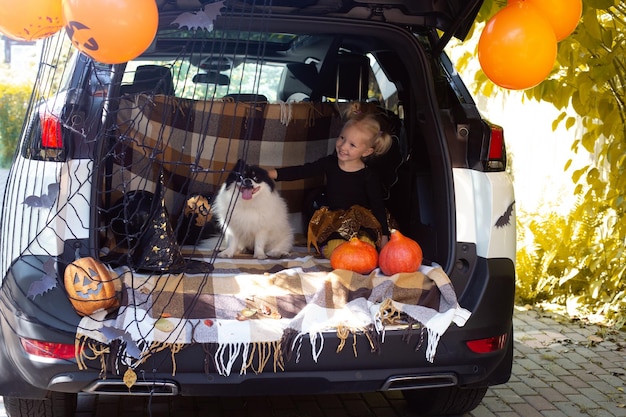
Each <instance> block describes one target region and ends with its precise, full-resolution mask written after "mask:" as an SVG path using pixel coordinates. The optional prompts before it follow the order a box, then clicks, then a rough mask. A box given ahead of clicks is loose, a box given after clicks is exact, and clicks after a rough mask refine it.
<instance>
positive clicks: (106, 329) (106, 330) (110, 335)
mask: <svg viewBox="0 0 626 417" xmlns="http://www.w3.org/2000/svg"><path fill="white" fill-rule="evenodd" d="M100 333H102V334H103V335H104V337H106V338H107V341H108V342H109V343H111V342H112V341H113V340H115V339H120V340H121V341H122V342H125V343H126V354H127V355H128V356H130V357H133V358H135V359H139V358H141V350H139V347H138V346H137V343H135V341H134V340H133V338H132V337H131V335H130V333H128V332H127V331H124V330H120V329H116V328H115V327H110V326H102V328H101V329H100Z"/></svg>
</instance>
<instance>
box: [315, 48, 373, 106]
mask: <svg viewBox="0 0 626 417" xmlns="http://www.w3.org/2000/svg"><path fill="white" fill-rule="evenodd" d="M369 74H370V62H369V58H368V57H367V56H365V55H356V54H339V55H337V58H336V61H335V62H334V63H333V65H332V66H331V68H330V69H329V70H327V71H324V77H323V79H322V80H321V82H320V86H319V91H318V92H317V94H315V95H316V97H321V96H325V97H329V98H336V99H341V100H358V101H364V100H367V98H368V97H367V96H368V94H367V91H368V87H369Z"/></svg>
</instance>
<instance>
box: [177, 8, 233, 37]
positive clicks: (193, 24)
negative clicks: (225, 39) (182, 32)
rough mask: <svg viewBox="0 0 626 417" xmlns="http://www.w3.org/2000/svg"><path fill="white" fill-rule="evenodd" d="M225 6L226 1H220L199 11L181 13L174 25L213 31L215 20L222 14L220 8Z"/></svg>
mask: <svg viewBox="0 0 626 417" xmlns="http://www.w3.org/2000/svg"><path fill="white" fill-rule="evenodd" d="M222 7H224V1H218V2H216V3H211V4H207V5H205V6H204V7H203V8H202V9H200V10H198V11H197V12H185V13H181V15H180V16H178V17H177V18H176V19H175V20H174V21H173V22H172V25H178V27H179V28H183V27H186V28H188V29H190V30H195V29H201V30H207V31H209V32H211V31H212V30H213V22H214V21H215V19H216V18H217V16H219V15H220V10H221V9H222Z"/></svg>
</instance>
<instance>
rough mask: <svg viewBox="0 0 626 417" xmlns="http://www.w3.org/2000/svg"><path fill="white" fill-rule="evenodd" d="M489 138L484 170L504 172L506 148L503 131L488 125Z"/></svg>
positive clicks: (498, 127) (495, 126) (500, 128)
mask: <svg viewBox="0 0 626 417" xmlns="http://www.w3.org/2000/svg"><path fill="white" fill-rule="evenodd" d="M489 129H490V133H491V135H490V138H489V148H488V152H487V155H488V156H487V161H486V166H485V168H486V169H487V170H488V171H504V170H505V169H506V148H505V145H504V129H502V127H500V126H497V125H489Z"/></svg>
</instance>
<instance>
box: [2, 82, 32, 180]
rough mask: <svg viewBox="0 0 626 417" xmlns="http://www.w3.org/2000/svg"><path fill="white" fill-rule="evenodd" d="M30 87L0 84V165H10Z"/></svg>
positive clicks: (18, 137) (18, 138)
mask: <svg viewBox="0 0 626 417" xmlns="http://www.w3.org/2000/svg"><path fill="white" fill-rule="evenodd" d="M31 91H32V87H31V86H29V85H11V84H0V167H2V168H6V167H8V166H9V165H10V163H11V160H12V159H13V155H14V154H15V149H16V148H17V146H18V144H19V140H20V132H21V131H22V124H23V122H24V115H25V114H26V109H27V107H28V100H29V98H30V94H31Z"/></svg>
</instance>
